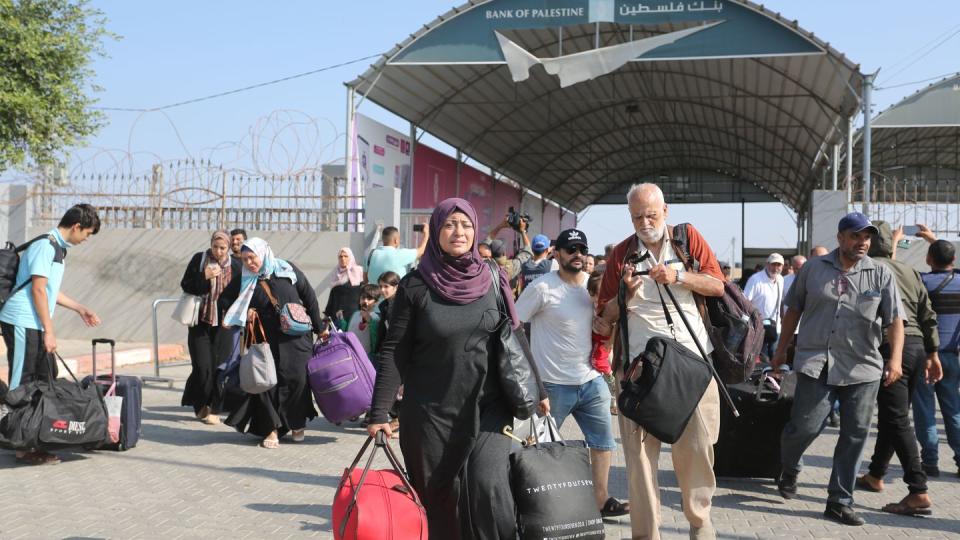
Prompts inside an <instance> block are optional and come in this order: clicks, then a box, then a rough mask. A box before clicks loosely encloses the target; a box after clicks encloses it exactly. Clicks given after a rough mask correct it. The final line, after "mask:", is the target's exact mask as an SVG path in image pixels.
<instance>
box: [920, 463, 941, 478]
mask: <svg viewBox="0 0 960 540" xmlns="http://www.w3.org/2000/svg"><path fill="white" fill-rule="evenodd" d="M923 472H925V473H927V477H928V478H938V477H939V476H940V467H937V466H936V465H923Z"/></svg>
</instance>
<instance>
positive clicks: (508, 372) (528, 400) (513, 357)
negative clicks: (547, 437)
mask: <svg viewBox="0 0 960 540" xmlns="http://www.w3.org/2000/svg"><path fill="white" fill-rule="evenodd" d="M494 264H495V263H494ZM488 266H489V270H490V275H491V277H492V278H493V283H491V284H490V286H491V287H494V290H495V291H496V293H497V311H498V312H499V313H500V321H499V322H498V323H497V326H496V327H495V328H494V330H493V334H492V335H491V336H490V345H491V349H492V350H493V354H494V355H496V365H497V371H498V372H499V376H500V391H501V392H503V397H504V399H506V401H507V404H508V405H509V406H510V411H511V412H512V413H513V416H515V417H516V418H519V419H520V420H526V419H527V418H530V417H531V416H533V413H534V412H536V410H537V404H538V403H539V401H540V386H539V384H538V383H537V375H536V373H535V372H534V370H533V354H532V353H531V352H530V344H529V343H527V337H526V335H524V333H523V332H522V331H521V332H514V330H513V321H512V320H511V319H510V313H509V311H508V310H507V304H506V301H504V299H503V291H501V290H500V276H499V274H498V272H499V270H494V269H493V266H492V265H488Z"/></svg>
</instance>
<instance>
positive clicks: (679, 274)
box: [677, 270, 686, 283]
mask: <svg viewBox="0 0 960 540" xmlns="http://www.w3.org/2000/svg"><path fill="white" fill-rule="evenodd" d="M685 273H686V272H684V271H683V270H677V283H683V276H684V274H685Z"/></svg>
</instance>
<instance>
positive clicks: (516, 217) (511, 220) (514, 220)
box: [507, 206, 533, 232]
mask: <svg viewBox="0 0 960 540" xmlns="http://www.w3.org/2000/svg"><path fill="white" fill-rule="evenodd" d="M531 221H533V220H532V219H530V214H521V213H520V212H517V211H516V210H514V209H513V207H512V206H511V207H510V208H509V209H508V210H507V225H509V226H510V228H511V229H513V230H515V231H517V232H520V222H523V223H526V224H527V226H529V225H530V222H531Z"/></svg>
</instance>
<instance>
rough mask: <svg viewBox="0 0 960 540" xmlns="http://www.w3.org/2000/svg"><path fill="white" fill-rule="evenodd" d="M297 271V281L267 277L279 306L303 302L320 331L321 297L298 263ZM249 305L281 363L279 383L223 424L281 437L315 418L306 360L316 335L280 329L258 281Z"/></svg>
mask: <svg viewBox="0 0 960 540" xmlns="http://www.w3.org/2000/svg"><path fill="white" fill-rule="evenodd" d="M291 266H292V265H291ZM293 270H294V272H295V273H296V275H297V283H296V284H294V283H291V282H290V280H289V279H287V278H282V277H277V276H276V275H271V276H270V279H269V280H268V281H267V283H268V284H269V286H270V291H271V292H272V293H273V296H274V298H276V299H277V302H278V303H279V305H280V306H283V305H284V304H286V303H289V302H294V303H299V304H302V305H303V306H304V307H305V308H306V310H307V314H308V315H310V319H311V321H312V322H313V328H314V331H319V330H320V329H321V328H322V324H323V317H322V315H321V314H320V304H319V303H318V302H317V295H316V293H314V291H313V288H312V287H311V286H310V282H309V281H307V276H305V275H304V274H303V272H301V271H300V269H298V268H297V267H296V266H294V267H293ZM250 307H251V308H253V309H255V310H256V311H257V315H258V316H259V318H260V320H261V322H262V323H263V328H264V331H265V332H266V334H267V342H268V343H270V352H271V353H272V354H273V359H274V362H275V363H276V367H277V385H276V386H274V387H273V388H272V389H270V390H268V391H266V392H263V393H261V394H256V395H248V396H247V399H246V401H244V402H242V403H240V404H239V405H238V406H237V408H236V409H235V410H234V411H233V412H232V413H231V414H230V416H229V417H227V419H226V421H225V422H224V423H226V424H227V425H230V426H233V427H235V428H236V429H237V431H240V432H241V433H243V432H246V433H251V434H253V435H256V436H258V437H267V436H268V435H269V434H270V433H271V432H272V431H274V430H276V431H277V434H278V435H280V436H282V435H284V434H285V433H287V432H288V431H295V430H300V429H303V428H304V427H305V426H306V425H307V421H308V420H310V419H313V418H316V417H317V410H316V409H315V408H314V406H313V396H312V395H311V394H310V386H309V384H308V383H307V362H309V361H310V356H311V355H312V354H313V334H312V333H311V334H306V335H303V336H288V335H287V334H284V333H283V331H282V330H281V329H280V317H279V315H278V314H277V311H276V309H275V308H274V307H273V304H271V303H270V299H269V298H268V297H267V294H266V292H265V291H264V289H263V284H262V283H261V282H259V281H258V282H257V288H256V290H255V291H254V294H253V298H252V299H251V300H250ZM258 336H259V331H258Z"/></svg>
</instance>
